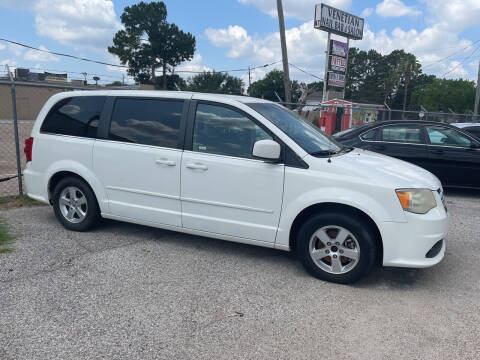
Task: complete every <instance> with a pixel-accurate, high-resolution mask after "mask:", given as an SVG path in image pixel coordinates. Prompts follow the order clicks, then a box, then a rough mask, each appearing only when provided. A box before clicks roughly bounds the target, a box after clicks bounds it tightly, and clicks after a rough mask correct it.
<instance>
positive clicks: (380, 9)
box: [375, 0, 421, 17]
mask: <svg viewBox="0 0 480 360" xmlns="http://www.w3.org/2000/svg"><path fill="white" fill-rule="evenodd" d="M375 12H376V13H377V15H379V16H382V17H399V16H405V15H407V16H418V15H420V14H421V11H419V10H417V9H415V8H414V7H413V6H407V5H405V4H404V3H403V2H402V1H401V0H383V1H382V2H381V3H379V4H377V6H376V8H375Z"/></svg>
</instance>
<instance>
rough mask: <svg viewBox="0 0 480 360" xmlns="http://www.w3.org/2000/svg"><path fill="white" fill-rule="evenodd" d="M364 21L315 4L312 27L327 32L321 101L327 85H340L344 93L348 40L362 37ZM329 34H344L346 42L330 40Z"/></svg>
mask: <svg viewBox="0 0 480 360" xmlns="http://www.w3.org/2000/svg"><path fill="white" fill-rule="evenodd" d="M364 22H365V21H364V19H362V18H360V17H358V16H355V15H352V14H349V13H347V12H345V11H342V10H339V9H335V8H334V7H331V6H328V5H325V4H317V5H316V6H315V20H314V27H315V29H319V30H323V31H327V32H328V40H327V55H326V59H325V76H324V82H323V101H325V100H327V89H328V86H335V87H337V88H338V87H340V88H342V89H343V93H345V90H344V88H345V82H346V74H347V61H348V46H349V42H350V39H352V40H360V39H362V38H363V25H364ZM331 34H336V35H340V36H344V37H346V38H347V42H346V43H344V42H341V41H337V40H330V37H331Z"/></svg>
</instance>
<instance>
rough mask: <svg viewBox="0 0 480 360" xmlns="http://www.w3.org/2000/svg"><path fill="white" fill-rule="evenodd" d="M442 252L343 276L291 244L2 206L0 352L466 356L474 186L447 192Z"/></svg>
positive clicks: (475, 292)
mask: <svg viewBox="0 0 480 360" xmlns="http://www.w3.org/2000/svg"><path fill="white" fill-rule="evenodd" d="M447 199H448V206H449V210H450V214H451V230H450V232H449V235H448V238H447V252H446V257H445V259H444V260H443V262H442V263H440V264H439V265H437V266H435V267H433V268H430V269H423V270H416V269H395V268H378V269H376V270H375V271H374V272H373V273H372V274H371V275H370V276H369V277H368V278H367V279H365V280H364V281H362V282H360V283H358V284H356V285H353V286H341V285H336V284H331V283H326V282H322V281H319V280H316V279H314V278H312V277H310V276H308V275H307V274H306V272H305V271H304V270H303V268H302V267H301V265H300V264H299V262H298V261H296V259H295V257H294V256H293V255H292V254H289V253H285V252H281V251H277V250H272V249H265V248H259V247H254V246H247V245H241V244H235V243H229V242H224V241H220V240H213V239H207V238H200V237H195V236H189V235H182V234H177V233H173V232H169V231H163V230H158V229H152V228H147V227H143V226H136V225H130V224H125V223H119V222H112V221H108V222H105V223H104V224H103V226H101V227H99V228H98V229H97V230H95V231H92V232H88V233H73V232H69V231H66V230H64V229H63V228H62V227H61V226H60V225H59V224H58V223H57V221H56V220H55V218H54V216H53V213H52V211H51V208H50V207H36V208H21V209H15V210H9V211H4V212H0V217H3V218H5V219H6V220H7V222H8V223H9V224H10V227H11V230H12V232H14V233H15V234H17V235H18V239H17V241H16V243H15V244H14V247H15V248H16V251H15V252H13V253H10V254H4V255H0V294H1V296H0V309H2V311H1V316H0V358H1V359H5V360H6V359H12V360H13V359H15V360H18V359H63V360H64V359H86V358H88V359H97V358H108V359H120V358H124V359H139V358H142V359H154V358H155V359H245V358H246V359H294V358H298V359H322V358H336V359H369V360H370V359H382V360H383V359H435V360H439V359H478V358H479V354H480V341H479V340H478V334H479V330H478V329H479V325H478V324H479V323H480V272H479V270H478V264H479V262H480V252H479V251H478V248H479V245H478V241H479V238H478V234H479V225H478V219H479V217H480V196H479V195H478V194H477V195H475V194H468V193H466V194H465V193H454V194H448V196H447Z"/></svg>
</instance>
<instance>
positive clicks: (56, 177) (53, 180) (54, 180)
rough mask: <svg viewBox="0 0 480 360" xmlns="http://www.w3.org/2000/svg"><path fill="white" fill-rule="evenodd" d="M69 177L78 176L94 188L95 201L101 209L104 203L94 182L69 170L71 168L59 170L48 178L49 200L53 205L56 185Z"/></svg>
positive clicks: (91, 188)
mask: <svg viewBox="0 0 480 360" xmlns="http://www.w3.org/2000/svg"><path fill="white" fill-rule="evenodd" d="M67 177H74V178H77V179H79V180H81V181H83V182H84V183H85V184H86V185H87V186H88V187H89V188H90V190H92V193H93V196H95V201H96V202H97V205H98V207H99V209H101V205H102V204H101V202H100V201H99V198H98V194H97V192H96V191H95V189H94V187H93V186H92V184H91V183H90V182H89V181H88V179H87V178H85V177H84V176H82V175H79V174H77V173H75V172H73V171H69V170H60V171H57V172H55V173H54V174H52V176H50V178H49V179H48V184H47V191H48V201H49V202H50V204H51V205H52V204H53V199H52V198H53V192H54V191H55V187H56V186H57V184H58V183H59V182H60V181H62V179H65V178H67Z"/></svg>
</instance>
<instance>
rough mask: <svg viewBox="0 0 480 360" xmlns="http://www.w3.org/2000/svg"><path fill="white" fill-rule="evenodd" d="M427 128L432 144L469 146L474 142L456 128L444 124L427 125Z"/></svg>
mask: <svg viewBox="0 0 480 360" xmlns="http://www.w3.org/2000/svg"><path fill="white" fill-rule="evenodd" d="M425 128H426V129H427V133H428V138H429V140H430V144H432V145H444V146H460V147H468V146H470V145H471V144H472V140H470V139H469V138H468V137H467V136H465V135H463V134H462V133H461V132H459V131H456V130H454V129H450V128H445V127H442V126H426V127H425Z"/></svg>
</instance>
